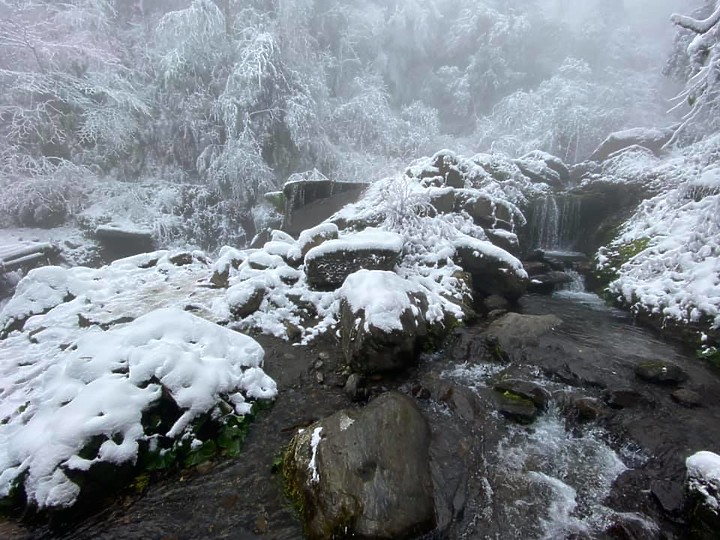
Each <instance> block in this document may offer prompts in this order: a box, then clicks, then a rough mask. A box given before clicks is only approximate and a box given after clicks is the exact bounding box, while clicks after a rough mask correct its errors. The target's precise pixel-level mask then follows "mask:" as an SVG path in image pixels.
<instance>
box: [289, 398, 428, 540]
mask: <svg viewBox="0 0 720 540" xmlns="http://www.w3.org/2000/svg"><path fill="white" fill-rule="evenodd" d="M429 447H430V430H429V428H428V425H427V422H426V421H425V419H424V418H423V415H422V414H421V413H420V411H419V410H418V407H417V405H416V404H415V402H414V401H413V400H412V399H411V398H409V397H406V396H404V395H402V394H399V393H397V392H390V393H387V394H383V395H381V396H379V397H378V398H376V399H375V400H374V401H372V402H371V403H370V404H369V405H368V406H366V407H364V408H362V409H347V410H342V411H339V412H337V413H335V414H334V415H332V416H330V417H328V418H325V419H323V420H320V421H319V422H317V423H315V424H313V425H311V426H310V427H308V428H306V429H304V430H301V431H300V433H299V434H298V435H296V436H295V438H294V439H293V440H292V442H291V443H290V446H289V447H288V450H287V452H286V453H285V459H284V460H283V472H284V474H283V477H284V478H285V481H286V487H287V491H288V493H291V494H293V495H295V496H296V497H297V501H296V502H297V503H299V507H300V508H302V514H303V515H302V517H303V521H304V523H305V530H306V533H307V536H308V537H309V538H311V539H314V540H320V539H322V540H329V539H330V538H335V537H336V536H335V535H341V536H342V537H348V538H349V537H360V538H410V537H412V538H414V537H416V536H418V535H422V533H424V532H427V531H429V530H431V529H432V528H433V527H434V526H435V509H434V500H433V482H432V477H431V474H430V456H429Z"/></svg>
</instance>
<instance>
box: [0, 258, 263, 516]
mask: <svg viewBox="0 0 720 540" xmlns="http://www.w3.org/2000/svg"><path fill="white" fill-rule="evenodd" d="M181 255H184V256H178V255H177V254H176V255H171V254H168V253H165V252H158V253H151V254H146V255H143V256H138V257H133V258H130V259H126V260H122V261H118V262H117V263H115V264H113V265H110V266H107V267H104V268H100V269H97V270H93V269H88V268H73V269H63V268H59V267H45V268H40V269H37V270H34V271H32V272H30V274H29V275H28V276H27V277H26V278H25V279H23V280H22V281H21V283H20V284H19V286H18V290H17V293H16V295H15V297H14V298H13V299H12V300H11V301H10V302H9V303H8V304H7V306H6V307H5V309H4V310H3V311H2V312H1V313H0V323H1V324H2V325H3V328H4V329H5V331H6V332H7V333H8V335H7V337H6V338H5V339H3V340H2V341H0V419H1V421H0V498H2V497H8V496H12V495H13V494H14V493H16V492H17V490H18V488H19V487H20V485H22V490H23V492H24V493H25V496H26V498H27V502H28V503H29V504H31V505H36V506H37V507H39V508H46V507H67V506H71V505H72V504H74V502H75V501H76V500H77V498H78V496H79V495H80V491H81V488H80V485H79V484H78V482H77V481H76V480H77V479H78V477H79V476H82V475H83V474H86V475H90V474H91V473H92V469H93V467H94V466H95V465H96V464H100V463H107V464H111V465H116V466H120V465H123V464H135V463H137V462H138V459H146V461H147V462H148V463H149V462H150V461H152V459H155V460H156V461H157V460H158V459H160V461H162V462H163V463H166V464H167V465H170V464H171V461H172V460H173V459H185V458H189V457H190V456H191V455H192V453H193V452H194V451H200V450H203V451H205V452H209V449H208V447H209V446H212V447H214V445H215V442H214V441H210V440H208V439H204V440H201V439H199V438H198V435H197V433H196V432H195V425H194V422H195V421H196V420H198V419H200V418H201V417H202V418H203V420H204V421H205V422H210V423H213V424H214V425H215V432H222V433H225V435H226V439H227V438H228V437H229V438H232V433H226V431H227V429H226V428H228V429H229V428H231V427H233V428H234V427H237V425H238V420H239V419H241V417H242V416H244V415H247V414H248V413H249V412H250V411H251V408H252V406H251V403H252V402H253V401H255V400H258V399H272V398H274V397H275V395H276V393H277V389H276V385H275V382H274V381H273V380H272V379H271V378H270V377H268V376H267V375H266V374H265V373H264V372H263V370H262V362H263V350H262V348H261V347H260V346H259V345H258V344H257V343H256V342H255V341H254V340H253V339H251V338H249V337H247V336H244V335H242V334H238V333H236V332H233V331H231V330H228V329H225V328H222V327H220V326H218V325H217V324H215V323H214V322H210V321H208V320H205V319H203V318H201V317H199V316H196V315H193V314H191V313H189V312H187V311H185V308H187V307H188V305H190V304H192V302H193V301H195V304H194V307H195V310H196V312H198V313H206V314H210V312H211V310H210V308H211V303H212V296H211V293H210V290H209V289H204V288H200V287H198V286H197V283H198V281H199V279H201V278H202V277H205V278H207V276H208V271H209V267H208V264H207V261H205V260H204V258H203V257H202V256H201V255H200V254H195V255H194V256H193V255H192V254H181ZM172 261H175V262H172ZM181 263H182V264H181ZM203 304H204V305H203ZM162 403H172V407H164V408H163V410H164V411H165V413H160V412H159V409H160V408H161V404H162ZM168 410H172V411H175V413H174V415H173V414H171V415H170V416H172V417H167V411H168ZM163 414H165V416H163ZM152 418H155V420H151V419H152ZM206 427H207V426H206ZM206 431H207V429H206ZM238 435H239V433H238ZM152 456H156V458H152Z"/></svg>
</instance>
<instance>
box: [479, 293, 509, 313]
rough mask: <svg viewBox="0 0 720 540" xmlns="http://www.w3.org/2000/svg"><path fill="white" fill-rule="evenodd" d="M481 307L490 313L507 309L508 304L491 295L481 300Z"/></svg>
mask: <svg viewBox="0 0 720 540" xmlns="http://www.w3.org/2000/svg"><path fill="white" fill-rule="evenodd" d="M483 306H484V307H485V309H486V310H487V311H488V312H491V311H495V310H498V309H507V308H508V307H509V306H510V302H508V301H507V300H506V299H505V298H503V297H502V296H500V295H497V294H491V295H490V296H488V297H487V298H486V299H485V300H483Z"/></svg>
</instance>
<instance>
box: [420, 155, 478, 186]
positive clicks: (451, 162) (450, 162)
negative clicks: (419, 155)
mask: <svg viewBox="0 0 720 540" xmlns="http://www.w3.org/2000/svg"><path fill="white" fill-rule="evenodd" d="M459 164H460V160H459V159H458V156H456V155H455V153H454V152H451V151H450V150H441V151H440V152H437V153H436V154H435V155H434V156H433V157H432V158H430V159H429V160H427V162H426V163H423V164H422V166H421V167H415V168H413V167H412V166H411V168H409V169H408V173H409V176H417V177H418V178H419V179H420V180H421V181H422V182H423V184H424V185H426V186H433V187H449V188H457V189H459V188H464V187H465V174H464V173H463V171H462V170H461V167H460V166H459Z"/></svg>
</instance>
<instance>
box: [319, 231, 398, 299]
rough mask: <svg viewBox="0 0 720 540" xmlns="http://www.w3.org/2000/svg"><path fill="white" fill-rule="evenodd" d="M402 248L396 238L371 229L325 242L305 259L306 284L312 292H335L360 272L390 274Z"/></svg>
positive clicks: (390, 233)
mask: <svg viewBox="0 0 720 540" xmlns="http://www.w3.org/2000/svg"><path fill="white" fill-rule="evenodd" d="M403 245H404V241H403V238H402V236H400V235H399V234H396V233H393V232H389V231H382V230H379V229H374V228H369V229H365V230H364V231H361V232H359V233H355V234H349V235H346V236H343V237H341V238H338V239H336V240H328V241H327V242H323V243H322V244H320V245H319V246H317V247H314V248H313V249H311V250H310V251H308V252H307V255H305V272H306V274H307V281H308V283H309V284H310V285H312V286H313V287H314V288H316V289H336V288H337V287H339V286H340V285H342V283H343V282H344V281H345V278H346V277H348V276H349V275H350V274H352V273H354V272H357V271H358V270H360V269H363V268H365V269H368V270H392V269H393V268H394V267H395V264H396V263H397V261H398V258H399V257H400V254H401V253H402V250H403Z"/></svg>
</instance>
